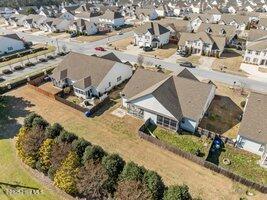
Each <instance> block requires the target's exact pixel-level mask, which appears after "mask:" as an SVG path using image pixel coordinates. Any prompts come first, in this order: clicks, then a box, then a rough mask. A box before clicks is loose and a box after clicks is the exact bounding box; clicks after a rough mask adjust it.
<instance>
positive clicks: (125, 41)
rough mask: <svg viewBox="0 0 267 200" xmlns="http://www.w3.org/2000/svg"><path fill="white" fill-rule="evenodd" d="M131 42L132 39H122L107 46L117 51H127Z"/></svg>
mask: <svg viewBox="0 0 267 200" xmlns="http://www.w3.org/2000/svg"><path fill="white" fill-rule="evenodd" d="M132 42H133V38H132V37H128V38H124V39H122V40H118V41H115V42H111V43H110V44H109V46H110V47H113V48H116V49H118V50H127V46H129V45H130V44H131V43H132Z"/></svg>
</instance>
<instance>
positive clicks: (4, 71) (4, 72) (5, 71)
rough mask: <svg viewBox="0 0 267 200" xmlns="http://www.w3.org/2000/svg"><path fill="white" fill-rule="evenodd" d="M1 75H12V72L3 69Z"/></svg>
mask: <svg viewBox="0 0 267 200" xmlns="http://www.w3.org/2000/svg"><path fill="white" fill-rule="evenodd" d="M2 73H3V74H12V71H11V70H10V69H4V70H3V71H2Z"/></svg>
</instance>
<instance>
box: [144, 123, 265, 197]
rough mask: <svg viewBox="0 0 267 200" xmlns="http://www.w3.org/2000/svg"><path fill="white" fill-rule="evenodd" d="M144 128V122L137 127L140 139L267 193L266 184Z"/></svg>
mask: <svg viewBox="0 0 267 200" xmlns="http://www.w3.org/2000/svg"><path fill="white" fill-rule="evenodd" d="M145 128H146V124H144V125H143V126H141V128H140V129H139V137H140V138H141V139H144V140H146V141H148V142H151V143H153V144H154V145H156V146H158V147H160V148H162V149H165V150H167V151H170V152H172V153H174V154H177V155H179V156H181V157H183V158H186V159H188V160H190V161H192V162H194V163H197V164H199V165H201V166H203V167H206V168H207V169H210V170H212V171H214V172H217V173H219V174H222V175H224V176H226V177H228V178H230V179H232V180H234V181H236V182H239V183H241V184H243V185H245V186H247V187H250V188H253V189H255V190H258V191H260V192H262V193H265V194H267V186H266V185H261V184H259V183H255V182H253V181H250V180H248V179H246V178H244V177H242V176H240V175H237V174H235V173H233V172H231V171H229V170H227V169H225V168H222V167H220V166H217V165H215V164H213V163H211V162H208V161H206V160H204V159H201V158H199V157H197V156H195V155H193V154H190V153H188V152H185V151H182V150H181V149H178V148H176V147H174V146H171V145H169V144H167V143H165V142H162V141H160V140H158V139H156V138H154V137H152V136H150V135H148V134H146V133H144V130H145Z"/></svg>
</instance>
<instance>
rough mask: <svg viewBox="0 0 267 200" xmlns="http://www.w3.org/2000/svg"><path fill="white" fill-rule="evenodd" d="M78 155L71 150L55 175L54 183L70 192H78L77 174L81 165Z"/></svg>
mask: <svg viewBox="0 0 267 200" xmlns="http://www.w3.org/2000/svg"><path fill="white" fill-rule="evenodd" d="M79 163H80V162H79V157H78V155H77V154H76V153H75V152H73V151H71V152H70V153H69V154H68V156H67V158H66V159H65V160H64V161H63V163H62V166H61V167H60V168H59V169H58V170H57V172H56V173H55V177H54V183H55V185H56V186H57V187H59V188H60V189H62V190H64V191H65V192H67V193H68V194H72V195H74V194H76V193H77V187H76V174H77V172H78V167H79Z"/></svg>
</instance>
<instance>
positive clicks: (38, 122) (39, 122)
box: [32, 117, 48, 131]
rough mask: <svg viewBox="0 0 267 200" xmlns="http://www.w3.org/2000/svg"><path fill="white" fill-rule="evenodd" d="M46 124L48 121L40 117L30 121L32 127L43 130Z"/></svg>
mask: <svg viewBox="0 0 267 200" xmlns="http://www.w3.org/2000/svg"><path fill="white" fill-rule="evenodd" d="M47 126H48V122H47V121H45V120H44V119H43V118H42V117H35V118H34V119H33V121H32V128H34V129H36V130H40V131H43V130H45V128H46V127H47Z"/></svg>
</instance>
